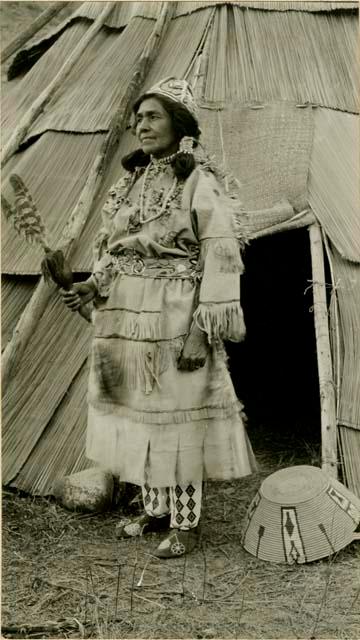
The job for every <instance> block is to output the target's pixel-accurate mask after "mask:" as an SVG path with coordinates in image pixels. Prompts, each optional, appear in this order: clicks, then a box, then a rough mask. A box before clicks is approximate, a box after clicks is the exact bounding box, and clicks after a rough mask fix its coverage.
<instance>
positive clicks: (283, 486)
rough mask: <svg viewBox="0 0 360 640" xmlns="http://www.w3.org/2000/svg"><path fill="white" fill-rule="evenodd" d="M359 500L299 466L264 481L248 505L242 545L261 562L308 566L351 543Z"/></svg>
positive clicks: (331, 480)
mask: <svg viewBox="0 0 360 640" xmlns="http://www.w3.org/2000/svg"><path fill="white" fill-rule="evenodd" d="M359 522H360V499H359V498H357V497H356V496H355V495H354V494H352V493H351V491H349V489H347V488H346V487H345V486H344V485H343V484H341V482H338V481H337V480H335V479H334V478H330V477H328V476H327V475H326V474H325V473H324V472H323V471H322V470H321V469H319V468H318V467H312V466H308V465H300V466H295V467H289V468H287V469H281V470H280V471H276V472H275V473H273V474H272V475H270V476H268V478H266V479H265V480H264V481H263V483H262V484H261V486H260V489H259V491H258V493H257V494H256V495H255V497H254V499H253V500H252V502H251V504H250V506H249V509H248V512H247V518H246V522H245V528H244V532H243V538H242V543H243V545H244V547H245V549H246V550H247V551H249V553H251V554H252V555H254V556H256V557H257V558H260V559H261V560H269V561H270V562H284V563H287V564H294V563H299V564H302V563H304V562H311V561H313V560H319V559H320V558H325V557H326V556H329V555H331V554H333V553H335V552H336V551H339V550H340V549H342V548H343V547H345V546H346V545H347V544H349V543H350V542H352V540H353V539H354V531H355V529H356V528H357V526H358V524H359Z"/></svg>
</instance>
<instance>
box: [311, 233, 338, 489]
mask: <svg viewBox="0 0 360 640" xmlns="http://www.w3.org/2000/svg"><path fill="white" fill-rule="evenodd" d="M309 233H310V249H311V263H312V277H313V296H314V321H315V334H316V350H317V361H318V371H319V387H320V406H321V466H322V469H323V471H325V473H327V474H328V475H329V476H331V477H333V478H336V477H337V474H338V472H337V437H336V436H337V433H336V401H335V385H334V374H333V369H332V359H331V350H330V336H329V321H328V308H327V301H326V288H325V269H324V251H323V244H322V238H321V229H320V227H319V225H318V224H312V225H311V226H310V228H309Z"/></svg>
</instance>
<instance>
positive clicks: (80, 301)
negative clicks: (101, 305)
mask: <svg viewBox="0 0 360 640" xmlns="http://www.w3.org/2000/svg"><path fill="white" fill-rule="evenodd" d="M59 291H60V294H61V297H62V301H63V302H64V303H65V304H66V306H67V307H68V309H70V311H79V309H80V307H82V306H83V305H84V304H86V303H87V302H91V300H93V299H94V298H95V296H96V287H95V285H94V284H93V283H92V282H88V281H85V282H74V284H73V285H72V287H71V289H70V291H65V289H59Z"/></svg>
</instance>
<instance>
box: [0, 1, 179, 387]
mask: <svg viewBox="0 0 360 640" xmlns="http://www.w3.org/2000/svg"><path fill="white" fill-rule="evenodd" d="M175 5H176V3H175V2H171V1H170V2H164V3H163V6H162V10H161V13H160V15H159V17H158V19H157V21H156V24H155V27H154V30H153V32H152V34H151V35H150V38H149V40H148V42H147V43H146V46H145V48H144V51H143V53H142V55H141V57H140V59H139V61H138V63H137V65H136V68H135V71H134V74H133V77H132V79H131V81H130V83H129V86H128V89H127V91H126V92H125V94H124V96H123V98H122V100H121V101H120V105H119V108H118V109H117V111H116V113H115V114H114V116H113V117H112V120H111V123H110V128H109V132H108V134H107V136H106V138H105V140H104V142H103V144H102V147H101V149H100V151H99V153H98V154H97V156H96V158H95V161H94V163H93V166H92V168H91V170H90V173H89V176H88V178H87V181H86V183H85V186H84V188H83V190H82V192H81V194H80V197H79V200H78V202H77V204H76V206H75V209H74V210H73V212H72V213H71V215H70V217H69V220H68V222H67V224H66V227H65V229H64V231H63V234H62V237H61V240H60V248H62V249H63V251H64V253H65V254H66V256H67V258H70V257H71V255H72V254H73V252H74V250H75V248H76V242H77V240H78V239H79V237H80V235H81V232H82V230H83V227H84V225H85V223H86V221H87V219H88V216H89V214H90V211H91V208H92V204H93V202H94V199H95V197H96V194H97V192H98V189H99V187H100V186H101V183H102V180H103V177H104V173H105V170H106V168H107V167H108V166H109V164H110V162H111V160H112V158H113V155H114V152H115V150H116V146H115V142H117V143H118V141H119V137H120V135H121V133H122V132H123V131H124V130H125V128H126V126H127V123H128V119H129V115H130V110H131V104H132V102H133V101H134V99H135V98H136V95H137V93H138V91H139V90H140V88H141V85H142V83H143V81H144V79H145V76H146V73H147V72H148V70H149V65H150V64H151V62H152V60H153V58H154V56H155V55H156V53H157V51H158V48H159V47H160V44H161V42H162V38H163V36H164V33H165V31H166V29H167V26H168V24H169V21H170V19H171V17H172V15H173V11H174V8H175ZM54 291H55V286H48V285H47V284H46V283H45V282H44V279H43V278H41V279H40V282H39V284H38V285H37V287H36V289H35V291H34V293H33V295H32V297H31V299H30V301H29V303H28V304H27V306H26V308H25V309H24V311H23V313H22V315H21V317H20V319H19V321H18V323H17V325H16V327H15V329H14V332H13V335H12V338H11V341H10V342H9V343H8V345H7V346H6V348H5V350H4V352H3V355H2V369H1V379H2V385H3V389H6V386H7V385H8V383H9V382H10V380H11V378H12V377H13V375H14V374H15V372H16V370H17V368H18V366H19V363H20V360H21V358H22V355H23V353H24V351H25V348H26V345H27V344H28V341H29V339H30V337H31V335H32V334H33V332H34V331H35V329H36V326H37V324H38V322H39V320H40V318H41V316H42V314H43V313H44V311H45V309H46V306H47V303H48V301H49V299H50V297H51V295H52V294H53V292H54Z"/></svg>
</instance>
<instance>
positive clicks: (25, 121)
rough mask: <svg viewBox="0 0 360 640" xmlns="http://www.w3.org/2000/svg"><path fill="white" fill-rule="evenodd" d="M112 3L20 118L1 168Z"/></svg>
mask: <svg viewBox="0 0 360 640" xmlns="http://www.w3.org/2000/svg"><path fill="white" fill-rule="evenodd" d="M114 5H115V3H114V2H106V3H104V9H103V10H102V12H101V13H100V15H99V16H98V17H97V18H96V20H95V22H94V23H93V25H92V26H91V27H90V28H89V29H88V31H87V32H86V33H85V35H84V36H83V37H82V38H81V40H80V42H79V43H78V45H77V46H76V47H75V49H74V51H73V52H72V54H71V55H70V56H69V57H68V59H67V60H66V62H65V63H64V64H63V66H62V67H61V69H60V70H59V72H58V73H57V75H56V76H55V78H54V79H53V80H52V82H50V84H49V85H48V86H47V87H46V89H44V91H42V93H41V94H40V95H39V96H38V97H37V99H36V100H35V101H34V102H33V104H32V105H31V107H30V109H29V110H28V111H27V112H26V113H25V114H24V116H23V117H22V118H21V120H20V123H19V125H18V126H17V127H16V129H15V131H14V133H13V134H12V136H11V137H10V139H9V141H8V142H7V144H6V145H5V146H4V149H3V153H2V159H1V167H3V166H4V165H5V164H6V163H7V161H8V160H9V159H10V158H11V156H12V155H13V154H14V153H15V152H16V151H17V149H18V148H19V146H20V144H21V143H22V142H23V140H24V139H25V137H26V135H27V134H28V132H29V129H30V127H31V125H32V124H33V123H34V122H35V120H36V118H37V117H38V116H39V115H40V113H41V112H42V111H43V109H44V107H45V105H46V104H47V103H48V102H49V101H50V99H51V98H52V96H53V95H54V93H55V92H56V91H57V90H58V89H59V87H60V86H61V84H62V83H63V82H64V80H65V78H66V77H67V76H68V75H69V73H70V71H71V69H72V68H73V66H74V64H75V63H76V62H77V61H78V59H79V58H80V56H81V55H82V54H83V52H84V51H85V49H86V47H87V46H88V44H89V43H90V41H91V40H92V39H93V37H94V36H95V35H96V34H97V33H98V31H99V30H100V29H101V27H102V26H103V25H104V23H105V21H106V19H107V18H108V16H109V14H110V13H111V11H112V10H113V8H114Z"/></svg>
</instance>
